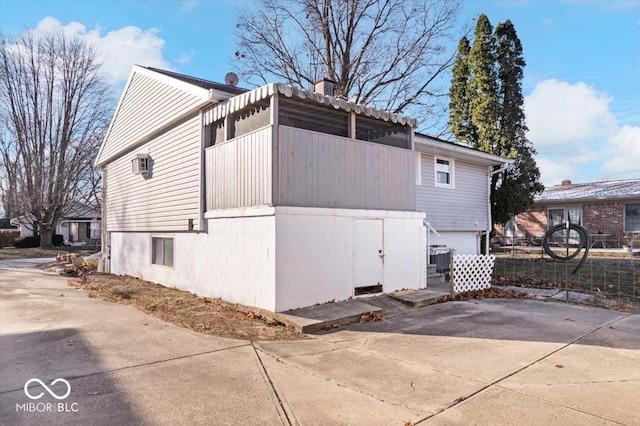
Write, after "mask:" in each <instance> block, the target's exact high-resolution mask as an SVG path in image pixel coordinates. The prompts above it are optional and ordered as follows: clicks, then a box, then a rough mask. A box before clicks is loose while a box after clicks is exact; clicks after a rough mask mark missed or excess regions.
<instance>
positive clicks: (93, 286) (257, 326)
mask: <svg viewBox="0 0 640 426" xmlns="http://www.w3.org/2000/svg"><path fill="white" fill-rule="evenodd" d="M68 283H69V286H70V287H75V288H81V289H84V290H87V291H88V292H89V297H99V298H102V299H104V300H107V301H109V302H116V303H125V304H127V305H132V306H135V307H136V308H138V309H140V310H141V311H143V312H146V313H148V314H150V315H153V316H155V317H157V318H160V319H161V320H163V321H167V322H170V323H173V324H175V325H177V326H179V327H184V328H188V329H191V330H194V331H197V332H198V333H204V334H210V335H213V336H221V337H228V338H232V339H246V340H299V339H305V338H307V337H306V336H305V335H304V334H301V333H298V332H296V331H295V330H294V329H293V328H292V327H288V326H286V325H284V324H282V323H281V322H278V321H274V320H271V319H269V318H266V317H264V316H262V315H260V314H259V313H256V312H254V311H252V310H251V308H248V307H244V306H241V305H237V304H232V303H228V302H224V301H223V300H221V299H212V298H207V297H199V296H197V295H195V294H193V293H189V292H187V291H182V290H178V289H175V288H168V287H164V286H162V285H159V284H155V283H152V282H149V281H145V280H141V279H138V278H134V277H130V276H117V275H110V274H100V273H94V272H89V273H87V274H84V275H83V276H82V277H80V278H74V279H70V280H69V281H68Z"/></svg>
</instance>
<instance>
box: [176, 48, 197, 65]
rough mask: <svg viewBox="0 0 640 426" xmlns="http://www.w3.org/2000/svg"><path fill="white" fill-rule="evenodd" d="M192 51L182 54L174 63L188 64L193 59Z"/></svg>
mask: <svg viewBox="0 0 640 426" xmlns="http://www.w3.org/2000/svg"><path fill="white" fill-rule="evenodd" d="M193 54H194V53H193V50H190V51H189V52H183V53H182V54H181V55H180V56H178V57H177V58H176V62H177V63H179V64H188V63H189V62H191V59H193Z"/></svg>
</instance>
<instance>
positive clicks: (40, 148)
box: [0, 31, 110, 246]
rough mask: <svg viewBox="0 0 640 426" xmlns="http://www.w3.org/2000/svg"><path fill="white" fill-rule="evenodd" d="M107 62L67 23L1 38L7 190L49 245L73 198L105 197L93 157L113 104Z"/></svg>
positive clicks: (0, 146)
mask: <svg viewBox="0 0 640 426" xmlns="http://www.w3.org/2000/svg"><path fill="white" fill-rule="evenodd" d="M100 67H101V64H100V63H99V62H98V60H97V55H96V52H95V51H94V50H93V48H92V47H91V46H89V45H88V44H86V43H85V42H84V41H82V40H81V39H79V38H77V37H69V36H67V35H65V34H64V33H63V32H61V31H52V32H48V33H44V34H39V35H35V34H34V33H32V32H26V33H24V34H22V35H20V36H18V37H17V38H15V39H6V38H4V37H2V38H0V123H2V128H3V129H4V132H3V133H2V135H1V136H0V156H1V158H2V160H3V163H4V165H5V166H6V172H5V173H4V174H3V175H2V176H0V182H1V183H0V191H1V192H0V195H2V197H3V202H4V205H5V213H6V214H11V215H16V216H17V215H25V216H26V217H27V218H29V219H30V220H32V221H33V225H34V229H37V230H38V232H39V233H40V235H41V245H42V246H49V245H51V242H52V241H51V236H52V233H53V231H54V230H55V227H56V225H57V223H58V222H59V220H60V219H61V218H62V217H63V216H64V215H65V213H67V212H68V209H69V208H71V207H72V203H73V202H76V201H83V200H84V201H87V200H89V199H92V200H94V199H99V198H96V197H95V194H96V192H97V189H96V186H95V185H96V184H98V183H99V181H98V180H97V178H96V176H95V171H94V170H93V167H92V160H93V158H94V157H95V154H96V152H97V150H98V148H99V145H100V136H101V133H100V132H101V131H102V130H103V129H104V128H105V127H106V125H107V122H106V120H107V117H109V107H110V98H109V95H108V93H109V91H108V90H107V85H106V82H105V80H104V78H103V76H102V74H101V72H100ZM9 191H10V192H11V194H9ZM5 200H6V201H5ZM91 204H95V203H91ZM7 206H8V207H7Z"/></svg>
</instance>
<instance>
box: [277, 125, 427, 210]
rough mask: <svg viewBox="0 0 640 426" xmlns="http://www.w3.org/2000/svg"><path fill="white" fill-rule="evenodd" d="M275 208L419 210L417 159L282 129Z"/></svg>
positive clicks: (402, 152)
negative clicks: (416, 185) (416, 177)
mask: <svg viewBox="0 0 640 426" xmlns="http://www.w3.org/2000/svg"><path fill="white" fill-rule="evenodd" d="M279 135H280V140H279V145H278V170H277V176H278V185H277V188H276V190H275V191H274V193H275V199H274V204H275V205H281V206H301V207H330V208H355V209H380V210H415V202H416V197H415V154H414V152H413V151H409V150H406V149H400V148H393V147H389V146H385V145H380V144H374V143H369V142H362V141H354V140H351V139H347V138H343V137H339V136H331V135H327V134H323V133H318V132H312V131H308V130H302V129H296V128H291V127H286V126H280V129H279Z"/></svg>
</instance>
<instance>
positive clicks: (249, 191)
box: [205, 126, 272, 211]
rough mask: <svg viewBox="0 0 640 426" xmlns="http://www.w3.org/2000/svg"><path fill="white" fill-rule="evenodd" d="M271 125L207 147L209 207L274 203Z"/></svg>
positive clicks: (218, 207)
mask: <svg viewBox="0 0 640 426" xmlns="http://www.w3.org/2000/svg"><path fill="white" fill-rule="evenodd" d="M271 134H272V132H271V126H269V127H265V128H263V129H260V130H256V131H254V132H251V133H248V134H246V135H243V136H240V137H238V138H235V139H232V140H230V141H228V142H225V143H222V144H219V145H214V146H212V147H209V148H207V149H206V151H205V158H206V188H207V189H206V193H207V195H206V200H207V211H209V210H219V209H227V208H235V207H248V206H259V205H270V204H271V189H272V185H271V182H272V177H271V175H272V173H271V170H272V169H271V162H272V149H271V147H272V144H271Z"/></svg>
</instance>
